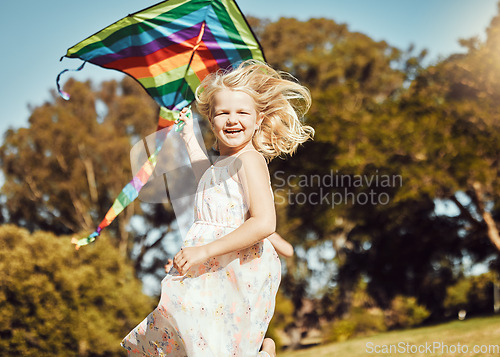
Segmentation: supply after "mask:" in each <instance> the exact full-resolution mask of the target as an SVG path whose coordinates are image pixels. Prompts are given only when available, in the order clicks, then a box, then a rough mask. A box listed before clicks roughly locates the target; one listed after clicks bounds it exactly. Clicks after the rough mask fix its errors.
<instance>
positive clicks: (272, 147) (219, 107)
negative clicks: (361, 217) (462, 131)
mask: <svg viewBox="0 0 500 357" xmlns="http://www.w3.org/2000/svg"><path fill="white" fill-rule="evenodd" d="M196 100H197V108H198V111H199V112H200V113H201V114H202V115H203V116H205V117H207V118H208V120H209V121H210V124H211V126H212V130H213V132H214V134H215V136H216V139H217V146H218V150H219V152H220V157H219V159H218V160H216V162H215V163H213V164H211V163H210V161H209V159H208V158H207V156H206V155H205V153H204V151H203V150H202V149H201V147H200V145H199V144H198V142H197V140H196V138H195V136H194V133H193V124H192V119H191V116H187V115H186V113H187V109H184V110H183V111H181V114H180V118H179V120H181V121H184V123H185V125H184V127H183V129H182V132H181V136H182V138H183V140H184V142H185V144H186V147H187V150H188V153H189V157H190V160H191V164H192V167H193V171H194V174H195V176H196V179H197V181H198V188H197V191H196V197H195V222H194V224H193V225H192V227H191V228H190V230H189V231H188V233H187V236H186V238H185V239H184V242H183V247H182V248H181V250H180V251H179V252H178V253H177V254H176V255H175V257H174V259H173V267H174V268H175V269H172V273H171V274H168V275H167V276H166V277H165V278H164V279H163V281H162V289H161V298H160V302H159V304H158V307H157V308H156V309H155V310H154V311H153V312H152V313H151V314H150V315H149V316H148V317H147V318H146V319H145V320H144V321H142V322H141V323H140V324H139V325H138V326H137V327H136V328H135V329H134V330H132V332H130V333H129V335H127V337H125V339H124V340H123V341H122V346H123V347H125V348H126V349H127V350H128V351H129V355H133V356H166V355H172V356H179V357H180V356H182V357H184V356H189V357H229V356H238V357H255V356H257V355H259V356H266V357H267V356H273V357H274V356H275V355H276V351H275V347H274V342H273V341H272V340H271V339H265V340H264V335H265V332H266V331H267V328H268V325H269V322H270V321H271V318H272V316H273V313H274V307H275V297H276V293H277V290H278V286H279V283H280V279H281V265H280V260H279V258H278V255H277V254H276V250H275V248H274V247H273V245H272V244H271V242H270V241H273V242H274V243H275V244H276V247H277V248H278V250H280V251H281V252H282V253H285V254H287V255H291V254H292V253H293V250H292V252H290V249H289V248H291V247H289V245H287V244H288V243H287V242H286V241H284V240H283V239H282V238H281V237H280V236H279V235H277V234H275V233H274V231H275V228H276V215H275V210H274V199H273V194H272V189H271V186H270V177H269V171H268V169H267V161H270V160H272V159H273V158H275V157H276V156H279V155H281V154H293V153H294V152H295V150H296V149H297V146H298V145H299V144H301V143H303V142H305V141H306V140H308V139H309V138H312V136H313V135H314V130H313V129H312V128H311V127H310V126H306V125H303V124H302V123H301V121H300V120H299V118H300V117H301V116H302V115H303V114H304V113H305V112H306V111H307V110H308V108H309V106H310V101H311V99H310V94H309V91H308V90H307V89H306V88H305V87H303V86H301V85H300V84H298V83H297V82H296V81H294V80H293V78H287V77H286V76H285V75H284V74H280V73H278V72H276V71H275V70H273V69H272V68H270V67H269V66H268V65H266V64H264V63H260V62H256V61H246V62H243V63H242V64H241V65H240V66H239V67H238V68H237V69H235V70H234V71H231V72H218V73H215V74H213V75H210V76H208V77H207V78H206V79H205V80H204V81H203V83H202V84H201V85H200V87H199V88H198V90H197V93H196ZM261 345H262V351H261V352H259V347H260V346H261Z"/></svg>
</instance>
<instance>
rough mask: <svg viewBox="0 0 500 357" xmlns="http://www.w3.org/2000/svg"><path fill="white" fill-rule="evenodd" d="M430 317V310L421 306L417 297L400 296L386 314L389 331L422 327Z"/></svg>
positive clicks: (394, 300) (393, 301)
mask: <svg viewBox="0 0 500 357" xmlns="http://www.w3.org/2000/svg"><path fill="white" fill-rule="evenodd" d="M429 315H430V312H429V310H427V309H426V308H425V307H424V306H422V305H419V304H418V303H417V299H416V298H415V297H413V296H402V295H398V296H396V297H395V298H394V299H393V300H392V302H391V307H390V309H389V310H388V311H387V312H386V318H385V322H386V326H387V327H388V328H389V329H395V328H408V327H413V326H417V325H420V324H421V323H422V322H423V321H424V320H425V319H426V318H427V317H429Z"/></svg>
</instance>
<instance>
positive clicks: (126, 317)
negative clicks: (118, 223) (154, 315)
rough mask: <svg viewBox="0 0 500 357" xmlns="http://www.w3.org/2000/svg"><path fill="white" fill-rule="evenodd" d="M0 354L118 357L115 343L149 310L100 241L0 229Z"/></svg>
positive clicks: (129, 272)
mask: <svg viewBox="0 0 500 357" xmlns="http://www.w3.org/2000/svg"><path fill="white" fill-rule="evenodd" d="M0 272H1V273H0V274H1V276H0V336H1V338H0V351H2V355H5V356H64V357H72V356H119V355H120V356H123V354H124V350H123V348H122V347H120V341H121V339H122V338H123V337H125V336H126V334H127V333H128V332H129V331H130V330H131V329H132V328H133V327H134V326H135V325H136V324H138V323H139V322H140V321H141V320H142V319H143V318H144V317H145V316H146V315H147V314H148V313H149V312H150V311H151V310H152V309H153V307H154V305H153V301H152V300H151V298H148V297H146V296H145V295H143V294H142V293H141V284H140V282H139V281H138V280H137V279H135V277H134V272H133V269H132V268H131V267H130V266H129V265H127V264H126V261H125V259H124V258H123V257H122V256H121V255H120V254H119V253H118V251H117V250H116V249H115V248H114V247H113V246H112V245H111V244H109V243H108V241H107V239H106V236H104V237H100V238H99V239H98V240H97V242H96V243H94V244H92V245H90V246H87V247H84V248H82V249H80V250H79V251H78V252H77V251H75V249H74V246H73V245H72V244H70V239H69V238H64V239H63V238H58V237H55V236H54V235H53V234H50V233H45V232H36V233H34V234H29V232H28V231H26V230H24V229H20V228H18V227H16V226H13V225H4V226H1V227H0Z"/></svg>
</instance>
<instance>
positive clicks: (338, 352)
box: [279, 316, 500, 357]
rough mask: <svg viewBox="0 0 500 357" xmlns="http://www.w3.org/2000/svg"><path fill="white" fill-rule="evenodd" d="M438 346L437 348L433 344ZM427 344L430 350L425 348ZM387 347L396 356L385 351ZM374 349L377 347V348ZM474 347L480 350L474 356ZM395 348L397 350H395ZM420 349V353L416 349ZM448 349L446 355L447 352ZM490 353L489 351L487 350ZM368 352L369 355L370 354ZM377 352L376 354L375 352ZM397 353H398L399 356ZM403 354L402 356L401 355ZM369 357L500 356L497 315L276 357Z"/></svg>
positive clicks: (281, 354)
mask: <svg viewBox="0 0 500 357" xmlns="http://www.w3.org/2000/svg"><path fill="white" fill-rule="evenodd" d="M434 343H439V344H440V345H437V344H436V345H434ZM426 344H427V346H429V348H427V349H426ZM390 345H394V346H393V347H392V349H393V352H394V350H395V351H396V353H390V352H389V351H387V350H386V351H384V350H383V349H384V346H385V348H386V349H389V348H390V347H389V346H390ZM376 346H377V347H376ZM434 346H435V347H436V348H435V349H434V350H433V347H434ZM475 346H477V347H478V348H482V349H483V352H481V351H480V350H479V351H478V352H476V353H474V351H473V349H474V347H475ZM398 347H400V348H399V351H398ZM419 348H420V349H421V352H419V351H418V349H419ZM446 349H448V353H446ZM488 350H489V351H488ZM370 351H371V353H370ZM377 351H378V352H379V353H377ZM398 352H399V353H398ZM401 352H403V353H401ZM323 356H338V357H370V356H387V357H389V356H391V357H392V356H412V357H413V356H426V357H431V356H450V357H451V356H478V357H479V356H480V357H487V356H496V357H500V316H492V317H481V318H470V319H466V320H464V321H458V320H457V321H453V322H448V323H444V324H440V325H435V326H430V327H421V328H416V329H411V330H404V331H392V332H386V333H381V334H378V335H373V336H369V337H362V338H356V339H352V340H348V341H344V342H337V343H331V344H328V345H322V346H316V347H312V348H309V349H305V350H300V351H294V352H282V353H280V354H279V357H323Z"/></svg>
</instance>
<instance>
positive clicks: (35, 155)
mask: <svg viewBox="0 0 500 357" xmlns="http://www.w3.org/2000/svg"><path fill="white" fill-rule="evenodd" d="M65 90H66V91H67V92H69V93H71V95H72V97H71V100H69V101H64V100H62V99H61V98H60V97H59V96H57V95H56V94H55V93H52V98H51V99H50V100H49V101H48V102H46V103H44V104H43V105H41V106H39V107H36V108H34V109H33V111H32V114H31V116H30V119H29V127H28V128H20V129H17V130H9V131H7V133H6V134H5V139H4V143H3V145H2V146H1V147H0V162H1V163H2V169H3V171H4V175H5V178H6V182H5V184H4V186H3V187H2V191H1V192H2V194H3V195H4V197H5V199H6V203H5V208H6V211H7V212H8V222H10V223H14V224H17V225H19V226H22V227H26V228H28V229H29V230H30V231H34V230H36V229H43V230H48V231H51V232H54V233H55V234H70V233H74V234H77V235H82V236H83V235H85V234H89V233H91V232H92V231H93V230H94V229H95V227H96V226H97V225H98V224H99V222H100V221H101V220H102V219H103V218H104V215H105V214H106V212H107V211H108V209H109V208H110V207H111V205H112V204H113V200H114V199H115V198H116V197H117V196H118V194H119V193H120V191H121V190H122V188H123V187H124V186H125V185H126V184H127V182H129V181H130V179H131V178H132V174H131V165H130V149H131V148H132V145H133V144H135V142H137V141H139V140H141V139H142V138H144V137H146V136H147V135H148V134H151V133H152V132H154V130H155V128H156V121H157V118H158V107H157V105H156V104H155V103H154V101H153V100H152V99H151V98H150V97H149V96H148V95H147V93H146V92H145V91H144V90H143V89H142V88H141V87H140V86H139V85H138V84H137V83H135V82H134V81H133V80H131V79H130V78H124V79H123V80H122V81H121V82H116V81H109V82H104V83H102V84H101V86H100V88H97V89H95V88H93V86H92V84H91V83H90V82H86V83H81V82H77V81H74V80H72V79H70V80H68V82H67V83H66V85H65ZM143 207H144V208H145V210H144V211H143ZM139 214H142V216H143V217H144V218H145V219H144V222H145V223H144V227H145V233H143V232H141V233H140V234H139V233H137V232H134V231H133V229H131V228H130V226H129V223H130V219H131V218H132V217H133V216H134V215H139ZM174 218H175V217H174V215H173V210H172V207H171V206H170V205H169V204H168V202H167V203H166V204H164V205H160V204H158V205H155V206H150V205H144V206H141V204H140V203H139V202H138V201H137V202H134V203H133V204H130V205H129V206H128V207H127V208H126V210H125V211H124V212H123V213H122V214H120V215H119V216H118V217H117V219H116V221H115V222H113V224H112V225H110V226H109V227H108V228H107V231H109V232H110V233H111V236H112V237H114V240H113V242H114V244H115V245H116V246H117V247H119V250H120V251H121V252H122V254H123V255H125V256H128V257H134V258H135V259H134V260H135V264H136V268H137V274H138V276H142V275H144V274H146V273H149V274H155V273H156V274H158V277H160V276H161V274H162V273H163V265H164V262H165V261H166V256H167V255H168V254H167V253H166V252H165V249H164V247H163V246H162V245H160V244H158V242H159V240H158V239H156V240H155V241H154V242H153V243H152V242H151V239H147V238H148V237H149V236H148V234H149V232H150V231H151V229H152V226H153V227H154V228H155V229H156V230H157V231H156V233H157V232H158V231H160V232H161V234H160V238H161V237H163V235H164V234H165V232H168V231H169V230H171V228H170V226H171V224H172V222H173V221H174ZM149 222H151V223H149ZM134 249H135V250H134ZM153 250H155V251H156V253H155V254H156V255H157V259H156V260H152V259H148V260H147V261H145V257H146V253H147V252H152V251H153ZM137 251H139V252H140V253H139V254H137V253H136V252H137ZM134 254H136V255H134Z"/></svg>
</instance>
